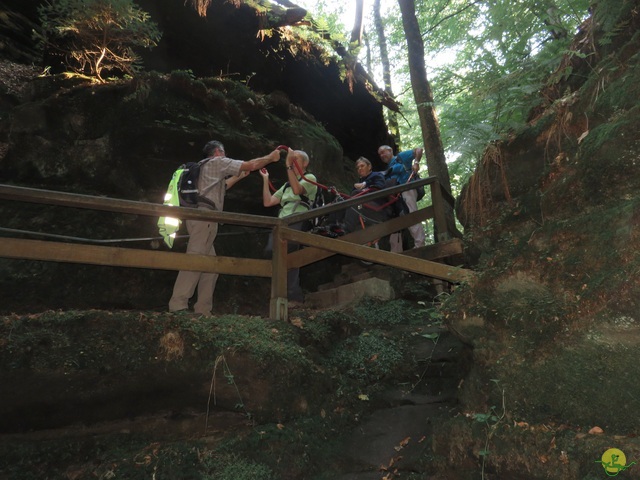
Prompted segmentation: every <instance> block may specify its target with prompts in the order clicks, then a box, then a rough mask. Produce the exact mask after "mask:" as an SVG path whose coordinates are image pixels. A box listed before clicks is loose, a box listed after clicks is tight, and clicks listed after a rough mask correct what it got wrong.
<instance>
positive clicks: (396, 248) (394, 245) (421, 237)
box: [389, 190, 426, 253]
mask: <svg viewBox="0 0 640 480" xmlns="http://www.w3.org/2000/svg"><path fill="white" fill-rule="evenodd" d="M402 198H403V199H404V203H405V204H406V205H407V209H408V210H409V213H411V212H415V211H416V210H418V192H417V191H415V190H407V191H406V192H402ZM409 233H411V237H413V243H414V248H418V247H424V244H425V241H426V235H425V233H424V227H423V226H422V223H416V224H415V225H411V226H410V227H409ZM389 245H390V250H391V251H392V252H394V253H401V252H402V251H403V248H402V232H398V233H392V234H391V235H390V236H389Z"/></svg>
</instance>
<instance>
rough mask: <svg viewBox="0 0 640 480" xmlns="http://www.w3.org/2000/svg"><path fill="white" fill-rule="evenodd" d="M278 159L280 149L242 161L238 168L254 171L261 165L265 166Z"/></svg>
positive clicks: (244, 170)
mask: <svg viewBox="0 0 640 480" xmlns="http://www.w3.org/2000/svg"><path fill="white" fill-rule="evenodd" d="M278 160H280V150H277V149H276V150H274V151H273V152H271V153H270V154H269V155H266V156H264V157H259V158H254V159H253V160H247V161H246V162H242V165H241V166H240V170H241V171H243V172H255V171H256V170H260V169H261V168H262V167H265V166H267V165H269V164H270V163H275V162H277V161H278Z"/></svg>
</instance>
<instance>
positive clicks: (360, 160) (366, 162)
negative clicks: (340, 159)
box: [356, 157, 371, 167]
mask: <svg viewBox="0 0 640 480" xmlns="http://www.w3.org/2000/svg"><path fill="white" fill-rule="evenodd" d="M359 163H364V164H365V165H367V166H368V167H370V166H371V162H370V161H369V159H368V158H365V157H360V158H359V159H357V160H356V165H358V164H359Z"/></svg>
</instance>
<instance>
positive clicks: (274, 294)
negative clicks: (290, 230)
mask: <svg viewBox="0 0 640 480" xmlns="http://www.w3.org/2000/svg"><path fill="white" fill-rule="evenodd" d="M271 261H272V276H271V299H270V302H269V316H270V317H271V318H272V319H275V320H283V321H285V322H286V321H287V319H288V309H289V305H288V301H287V241H286V240H285V239H284V238H282V227H280V226H277V227H275V228H274V229H273V257H272V260H271Z"/></svg>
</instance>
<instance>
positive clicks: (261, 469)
mask: <svg viewBox="0 0 640 480" xmlns="http://www.w3.org/2000/svg"><path fill="white" fill-rule="evenodd" d="M203 463H204V466H205V467H206V470H207V474H206V475H205V476H204V477H202V478H203V479H204V480H208V479H211V480H273V479H274V478H275V477H274V475H273V473H272V472H271V470H270V469H269V467H267V466H266V465H262V464H260V463H255V462H251V461H247V460H245V459H243V458H240V456H238V455H222V456H212V457H211V458H207V459H205V460H204V462H203Z"/></svg>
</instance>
